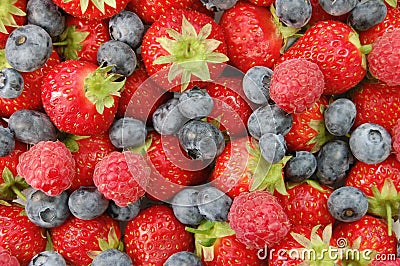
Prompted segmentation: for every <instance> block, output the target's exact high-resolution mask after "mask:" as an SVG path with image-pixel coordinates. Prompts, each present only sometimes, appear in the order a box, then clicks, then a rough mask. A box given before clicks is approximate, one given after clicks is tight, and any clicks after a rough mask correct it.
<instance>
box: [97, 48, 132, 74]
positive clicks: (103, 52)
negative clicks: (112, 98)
mask: <svg viewBox="0 0 400 266" xmlns="http://www.w3.org/2000/svg"><path fill="white" fill-rule="evenodd" d="M97 63H98V65H99V66H109V65H113V68H112V70H111V71H112V72H113V73H117V74H121V75H124V76H130V75H132V73H133V71H134V70H135V68H136V64H137V59H136V54H135V52H134V51H133V50H132V48H131V47H130V46H129V45H128V44H126V43H124V42H121V41H116V40H110V41H108V42H105V43H103V44H102V45H101V46H100V47H99V50H98V51H97Z"/></svg>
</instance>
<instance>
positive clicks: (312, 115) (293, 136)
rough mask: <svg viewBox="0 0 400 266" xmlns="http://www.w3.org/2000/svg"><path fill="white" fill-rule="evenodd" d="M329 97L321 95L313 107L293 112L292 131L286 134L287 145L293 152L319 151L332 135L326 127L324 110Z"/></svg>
mask: <svg viewBox="0 0 400 266" xmlns="http://www.w3.org/2000/svg"><path fill="white" fill-rule="evenodd" d="M327 105H328V98H326V97H324V96H323V97H321V98H320V99H319V100H318V101H317V102H316V103H314V105H313V106H312V108H311V109H309V110H307V111H305V112H303V113H300V114H293V115H292V116H293V123H292V127H291V129H290V131H289V132H288V133H287V134H286V135H285V140H286V145H287V147H288V149H289V151H291V152H295V151H310V152H317V151H319V149H320V148H321V147H322V145H324V144H325V143H326V142H327V141H329V140H330V139H332V136H331V135H330V134H329V132H328V131H327V130H326V128H325V121H324V110H325V108H326V107H327Z"/></svg>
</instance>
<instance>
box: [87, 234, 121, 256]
mask: <svg viewBox="0 0 400 266" xmlns="http://www.w3.org/2000/svg"><path fill="white" fill-rule="evenodd" d="M98 241H99V248H100V250H96V251H89V252H88V256H89V257H90V258H92V259H94V258H95V257H96V256H97V255H99V254H100V253H101V252H102V251H105V250H109V249H118V250H119V251H123V250H124V244H123V242H122V241H120V240H119V239H118V236H117V233H116V231H115V228H114V227H111V228H110V231H109V232H108V236H107V240H105V239H103V238H98Z"/></svg>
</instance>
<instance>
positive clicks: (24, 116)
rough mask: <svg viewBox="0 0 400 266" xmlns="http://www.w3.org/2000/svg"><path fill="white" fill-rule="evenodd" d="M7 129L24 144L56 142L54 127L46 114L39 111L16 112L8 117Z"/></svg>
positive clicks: (24, 110) (25, 110)
mask: <svg viewBox="0 0 400 266" xmlns="http://www.w3.org/2000/svg"><path fill="white" fill-rule="evenodd" d="M8 127H9V128H10V129H11V130H12V131H13V132H14V134H15V138H16V139H17V140H19V141H20V142H23V143H26V144H36V143H38V142H40V141H55V140H57V129H56V127H55V126H54V125H53V123H52V122H51V120H50V118H49V117H48V116H47V114H45V113H42V112H39V111H34V110H28V109H21V110H18V111H16V112H15V113H13V114H12V115H11V116H10V119H9V120H8Z"/></svg>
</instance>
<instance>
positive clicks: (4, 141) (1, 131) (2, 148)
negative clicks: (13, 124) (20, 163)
mask: <svg viewBox="0 0 400 266" xmlns="http://www.w3.org/2000/svg"><path fill="white" fill-rule="evenodd" d="M14 148H15V140H14V133H13V132H12V131H11V130H10V129H9V128H4V127H2V126H0V157H5V156H8V155H10V154H11V153H12V152H13V150H14Z"/></svg>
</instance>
